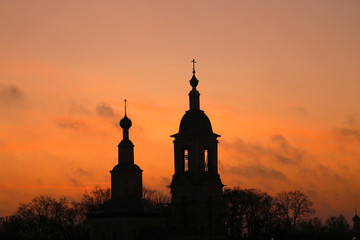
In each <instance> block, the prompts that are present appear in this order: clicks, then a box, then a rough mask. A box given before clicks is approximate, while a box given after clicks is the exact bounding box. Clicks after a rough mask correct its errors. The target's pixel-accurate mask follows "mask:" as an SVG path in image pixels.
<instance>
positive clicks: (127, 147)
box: [118, 99, 134, 163]
mask: <svg viewBox="0 0 360 240" xmlns="http://www.w3.org/2000/svg"><path fill="white" fill-rule="evenodd" d="M126 102H127V100H126V99H125V100H124V103H125V116H124V117H123V119H121V121H120V127H121V128H122V129H123V140H122V141H121V142H120V143H119V146H118V148H119V163H120V162H130V163H134V150H133V148H134V145H133V143H132V142H131V141H130V139H129V128H130V127H131V126H132V122H131V120H130V119H129V118H128V117H127V116H126Z"/></svg>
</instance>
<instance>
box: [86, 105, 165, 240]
mask: <svg viewBox="0 0 360 240" xmlns="http://www.w3.org/2000/svg"><path fill="white" fill-rule="evenodd" d="M131 126H132V122H131V120H130V119H129V118H128V117H127V115H126V99H125V116H124V117H123V119H121V121H120V127H121V128H122V129H123V139H122V140H121V142H120V143H119V145H118V163H117V165H116V166H115V167H114V168H113V169H112V170H111V171H110V173H111V199H110V200H108V201H107V202H105V203H104V205H103V206H102V207H101V208H100V209H99V210H98V211H95V212H93V213H91V214H90V215H89V225H90V240H103V239H116V240H117V239H123V240H133V239H143V238H142V236H143V235H148V234H149V233H148V231H150V230H151V231H152V233H153V234H157V233H156V232H155V233H154V231H153V230H152V229H157V227H158V226H160V218H159V214H158V213H157V212H156V211H155V210H154V208H153V207H152V206H151V204H150V203H149V202H148V201H147V200H145V199H143V198H142V187H143V184H142V170H141V169H140V167H139V166H138V165H136V164H135V163H134V144H133V143H132V142H131V140H130V139H129V129H130V127H131ZM149 229H150V230H149ZM154 239H156V238H154Z"/></svg>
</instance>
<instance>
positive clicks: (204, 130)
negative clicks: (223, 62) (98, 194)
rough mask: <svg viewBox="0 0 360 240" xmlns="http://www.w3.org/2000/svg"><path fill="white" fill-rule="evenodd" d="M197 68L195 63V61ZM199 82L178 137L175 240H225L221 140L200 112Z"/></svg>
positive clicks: (193, 83) (173, 187)
mask: <svg viewBox="0 0 360 240" xmlns="http://www.w3.org/2000/svg"><path fill="white" fill-rule="evenodd" d="M193 64H195V61H194V60H193ZM198 82H199V81H198V80H197V79H196V77H195V66H193V76H192V78H191V80H190V85H191V87H192V90H191V91H190V93H189V100H190V109H189V110H188V111H186V113H185V115H184V116H183V118H182V119H181V122H180V127H179V132H178V133H176V134H174V135H172V136H171V137H174V138H175V140H174V151H175V154H174V155H175V174H174V175H173V178H172V182H171V185H170V188H171V194H172V199H171V205H172V213H173V229H172V236H171V238H172V239H184V240H185V239H225V234H224V221H223V216H222V209H223V201H222V188H223V186H224V185H223V184H222V182H221V179H220V175H219V174H218V140H217V138H218V137H220V135H218V134H215V133H214V132H213V130H212V127H211V123H210V120H209V118H208V117H207V116H206V114H205V113H204V111H202V110H200V98H199V97H200V93H199V92H198V91H197V89H196V86H197V85H198Z"/></svg>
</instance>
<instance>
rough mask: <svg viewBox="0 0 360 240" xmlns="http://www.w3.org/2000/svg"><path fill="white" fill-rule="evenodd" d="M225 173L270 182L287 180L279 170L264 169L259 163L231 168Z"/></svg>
mask: <svg viewBox="0 0 360 240" xmlns="http://www.w3.org/2000/svg"><path fill="white" fill-rule="evenodd" d="M225 171H226V173H229V174H234V175H238V176H241V177H247V178H259V177H260V178H263V179H271V180H282V181H285V180H287V177H286V176H285V175H284V174H283V173H282V172H281V171H279V170H276V169H273V168H268V167H265V166H264V165H262V164H260V163H250V164H249V165H247V166H241V167H231V168H228V169H227V170H225Z"/></svg>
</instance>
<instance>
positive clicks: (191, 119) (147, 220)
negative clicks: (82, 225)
mask: <svg viewBox="0 0 360 240" xmlns="http://www.w3.org/2000/svg"><path fill="white" fill-rule="evenodd" d="M192 63H193V76H192V78H191V80H190V85H191V87H192V89H191V91H190V93H189V110H188V111H186V113H185V115H184V116H183V117H182V119H181V122H180V127H179V132H178V133H176V134H174V135H171V137H173V138H174V156H175V161H174V162H175V173H174V175H173V177H172V182H171V184H170V189H171V203H170V204H169V205H168V208H167V211H166V212H165V213H164V212H162V213H160V212H158V211H157V210H156V209H154V208H153V207H152V206H151V204H150V203H149V202H148V201H147V200H145V199H144V198H143V197H142V195H143V184H142V170H141V169H140V167H139V166H138V165H136V164H135V162H134V145H133V143H132V142H131V140H130V138H129V129H130V127H131V126H132V122H131V120H130V119H129V118H128V117H127V115H126V100H125V116H124V118H123V119H121V121H120V126H121V128H122V129H123V139H122V141H121V142H120V143H119V145H118V164H117V165H116V166H115V167H114V168H113V170H112V171H111V199H110V200H109V201H107V202H106V203H105V204H104V205H103V206H102V208H101V209H100V210H98V211H96V212H93V213H91V214H90V216H89V225H90V239H92V240H120V239H121V240H138V239H173V240H175V239H179V240H180V239H183V240H187V239H189V240H190V239H192V240H198V239H199V240H200V239H210V240H211V239H213V240H218V239H219V240H220V239H226V235H225V227H224V219H223V205H224V204H223V200H222V188H223V186H224V185H223V184H222V182H221V179H220V175H219V173H218V146H217V145H218V140H217V138H218V137H220V135H218V134H216V133H214V132H213V130H212V126H211V122H210V120H209V118H208V117H207V116H206V114H205V113H204V111H202V110H201V109H200V93H199V92H198V90H197V89H196V87H197V85H198V83H199V81H198V79H197V78H196V76H195V63H196V62H195V60H193V61H192ZM169 161H170V159H169Z"/></svg>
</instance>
